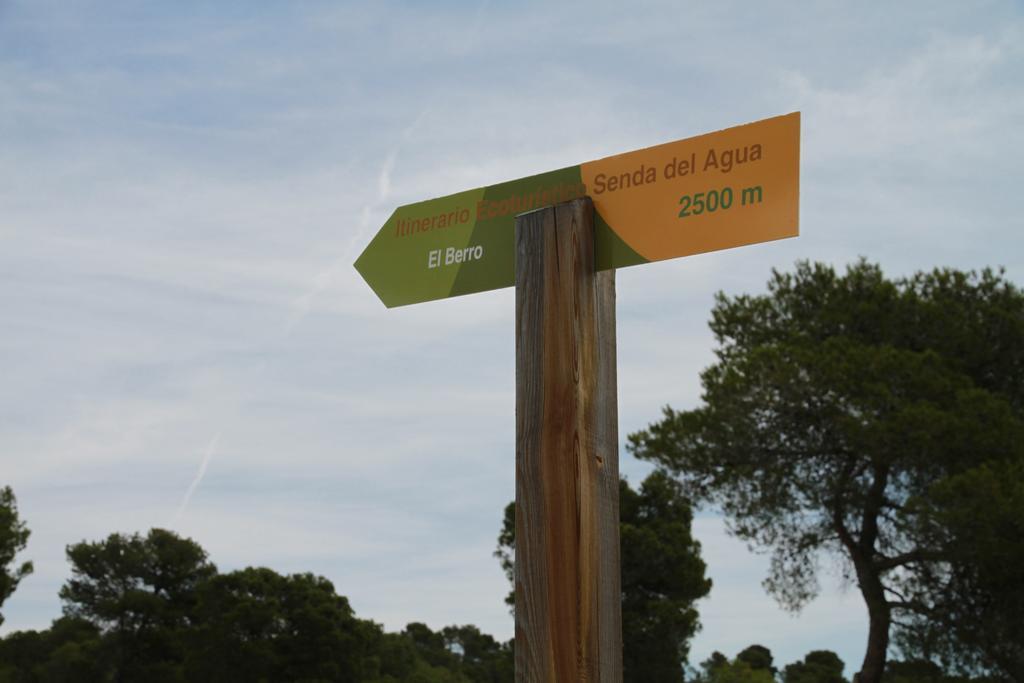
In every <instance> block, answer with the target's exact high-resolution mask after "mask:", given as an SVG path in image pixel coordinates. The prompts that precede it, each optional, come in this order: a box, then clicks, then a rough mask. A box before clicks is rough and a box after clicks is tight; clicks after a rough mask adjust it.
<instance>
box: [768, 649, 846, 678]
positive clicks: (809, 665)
mask: <svg viewBox="0 0 1024 683" xmlns="http://www.w3.org/2000/svg"><path fill="white" fill-rule="evenodd" d="M844 668H845V665H844V664H843V660H842V659H840V658H839V655H837V654H836V653H835V652H832V651H831V650H814V651H812V652H808V653H807V654H806V655H805V656H804V660H803V661H802V662H793V663H792V664H787V665H786V668H785V669H784V670H783V674H782V683H846V679H845V678H843V669H844Z"/></svg>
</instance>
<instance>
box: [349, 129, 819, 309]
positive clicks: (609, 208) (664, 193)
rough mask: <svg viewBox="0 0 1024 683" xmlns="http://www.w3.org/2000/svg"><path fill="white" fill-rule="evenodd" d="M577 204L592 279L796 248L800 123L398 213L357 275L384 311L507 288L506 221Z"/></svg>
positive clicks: (672, 147) (669, 147) (729, 133)
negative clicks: (654, 264)
mask: <svg viewBox="0 0 1024 683" xmlns="http://www.w3.org/2000/svg"><path fill="white" fill-rule="evenodd" d="M584 195H589V196H590V197H591V199H593V201H594V209H595V211H594V241H595V245H594V247H595V248H594V252H595V259H596V264H595V265H596V266H597V268H598V269H599V270H607V269H609V268H624V267H626V266H632V265H637V264H640V263H648V262H650V261H658V260H661V259H668V258H675V257H677V256H687V255H689V254H698V253H701V252H705V251H714V250H716V249H726V248H729V247H738V246H741V245H744V244H753V243H755V242H767V241H769V240H776V239H780V238H783V237H795V236H796V235H797V234H798V232H799V209H800V207H799V200H800V113H799V112H796V113H793V114H786V115H785V116H776V117H775V118H771V119H765V120H763V121H757V122H756V123H748V124H746V125H743V126H736V127H735V128H727V129H725V130H720V131H718V132H716V133H708V134H707V135H699V136H697V137H693V138H687V139H685V140H677V141H676V142H669V143H666V144H664V145H658V146H656V147H648V148H647V149H641V150H637V151H635V152H627V153H625V154H619V155H617V156H613V157H608V158H606V159H599V160H598V161H589V162H586V163H583V164H579V165H578V166H569V167H567V168H562V169H558V170H555V171H548V172H546V173H540V174H538V175H534V176H529V177H527V178H519V179H517V180H510V181H508V182H504V183H498V184H496V185H489V186H487V187H479V188H476V189H475V190H466V191H463V192H458V193H456V194H452V195H448V196H445V197H438V198H437V199H429V200H426V201H423V202H416V203H415V204H406V205H405V206H400V207H398V208H397V209H395V212H394V213H393V214H392V215H391V217H390V218H389V219H388V220H387V222H386V223H385V224H384V225H383V226H382V227H381V229H380V231H379V232H378V233H377V235H376V236H375V237H374V238H373V240H372V241H371V242H370V244H369V245H367V247H366V249H365V251H363V253H362V255H361V256H360V257H359V259H358V260H357V261H356V264H355V266H356V268H357V269H358V270H359V272H360V273H361V274H362V275H363V277H364V278H365V279H366V281H367V282H368V283H369V284H370V286H371V287H372V288H373V290H374V291H375V292H376V293H377V295H378V296H379V297H380V298H381V300H382V301H383V302H384V303H385V304H386V305H388V306H401V305H404V304H411V303H417V302H420V301H431V300H434V299H444V298H447V297H450V296H458V295H461V294H471V293H473V292H482V291H485V290H489V289H497V288H499V287H510V286H512V284H513V283H514V279H515V277H514V274H515V268H514V259H515V244H514V239H513V238H514V233H515V217H516V215H517V214H519V213H522V212H524V211H531V210H533V209H537V208H540V207H542V206H547V205H550V204H556V203H558V202H564V201H568V200H570V199H575V198H577V197H582V196H584Z"/></svg>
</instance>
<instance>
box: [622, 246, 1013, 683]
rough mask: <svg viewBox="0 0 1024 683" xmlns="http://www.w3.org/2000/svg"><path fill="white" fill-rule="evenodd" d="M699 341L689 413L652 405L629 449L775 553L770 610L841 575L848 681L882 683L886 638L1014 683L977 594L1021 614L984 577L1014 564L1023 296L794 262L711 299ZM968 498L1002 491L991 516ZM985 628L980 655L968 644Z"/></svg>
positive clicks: (982, 283) (995, 607)
mask: <svg viewBox="0 0 1024 683" xmlns="http://www.w3.org/2000/svg"><path fill="white" fill-rule="evenodd" d="M711 329H712V331H713V332H714V334H715V338H716V340H717V349H716V351H715V353H716V356H717V360H716V362H715V363H714V364H713V365H712V366H710V367H709V368H707V369H706V370H705V371H704V372H703V373H702V375H701V379H702V383H703V388H704V394H703V404H702V405H701V406H699V407H697V408H695V409H693V410H684V411H676V410H673V409H671V408H666V409H665V412H664V416H663V418H662V419H661V420H660V421H659V422H657V423H655V424H652V425H651V426H650V427H649V428H648V429H646V430H644V431H641V432H639V433H637V434H634V435H632V436H631V437H630V447H631V449H632V450H633V452H634V453H635V454H636V455H637V456H638V457H640V458H642V459H646V460H651V461H653V462H655V463H657V464H659V465H660V466H661V467H662V468H664V469H665V470H666V471H669V472H671V473H672V474H673V475H675V476H676V477H677V478H678V480H679V481H680V482H681V483H682V484H683V486H684V490H685V491H686V492H687V494H689V495H691V496H693V497H694V499H695V500H698V501H700V502H702V503H706V504H711V505H714V506H717V507H718V508H719V509H721V510H722V511H723V512H724V514H725V516H726V519H727V521H728V524H729V528H730V530H731V531H732V533H734V534H735V535H737V536H738V537H740V538H741V539H744V540H746V541H747V542H748V543H750V544H752V545H753V546H755V547H758V548H761V549H765V550H768V551H770V553H771V570H770V574H769V576H768V577H767V579H766V580H765V586H766V588H767V589H768V590H769V591H770V592H771V593H772V594H773V595H774V596H775V597H776V598H777V599H778V600H779V601H780V602H781V603H782V604H783V605H784V606H787V607H789V608H792V609H799V608H800V607H801V606H803V605H804V604H805V603H806V602H807V601H808V600H810V599H812V598H813V597H814V596H815V594H816V593H817V591H818V583H817V567H818V561H819V559H820V555H821V554H822V553H826V554H831V555H833V556H835V557H838V558H841V559H842V560H843V561H844V562H845V564H844V566H845V568H846V569H845V571H846V574H847V576H848V577H849V579H851V580H852V581H855V582H856V584H857V585H858V587H859V589H860V592H861V594H862V595H863V597H864V600H865V603H866V605H867V608H868V614H869V623H870V626H869V637H868V646H867V650H866V653H865V657H864V661H863V663H862V665H861V669H860V673H859V680H860V681H861V683H878V681H880V680H881V677H882V674H883V671H884V667H885V661H886V652H887V650H888V648H889V644H890V630H891V629H892V628H895V629H896V630H897V635H898V637H899V639H900V640H899V642H901V644H902V645H903V646H904V647H905V648H910V649H913V648H927V647H933V646H937V645H936V643H937V642H938V641H941V640H942V639H943V637H945V639H946V641H947V644H948V642H949V639H950V638H953V639H954V640H955V641H956V647H955V650H956V651H957V652H959V653H960V655H961V656H959V659H960V660H961V663H965V665H970V664H973V665H981V666H983V667H988V668H991V669H993V670H999V671H1003V672H1004V673H1009V672H1010V671H1011V670H1013V669H1012V667H1013V666H1016V665H1018V664H1019V661H1020V654H1021V652H1020V650H1021V646H1020V645H1019V643H1021V642H1024V641H1022V640H1021V639H1019V638H1018V639H1017V640H1016V641H1011V640H1010V638H1011V634H1015V633H1019V631H1014V629H1015V628H1019V626H1015V624H1017V623H1018V622H1019V617H1018V618H1014V613H1013V612H1012V611H1008V610H1005V609H1004V606H1005V603H1002V602H1001V597H1002V594H1001V593H995V594H993V593H992V591H994V590H999V591H1002V590H1004V589H1005V590H1008V591H1010V592H1011V593H1012V594H1013V595H1014V596H1016V597H1014V598H1013V599H1011V601H1010V603H1011V604H1018V603H1016V602H1014V600H1017V599H1019V596H1020V590H1022V589H1021V588H1019V587H1020V586H1024V580H1021V578H1022V577H1021V569H1020V567H1021V566H1022V565H1021V564H1020V563H1015V564H1013V565H1011V566H1005V567H1004V569H1003V571H1002V572H1001V573H999V574H998V575H997V576H995V577H990V575H988V574H985V572H983V571H981V567H982V566H983V565H982V564H980V563H979V562H980V561H981V559H980V558H988V559H986V560H984V562H989V561H991V562H992V563H993V565H998V564H999V559H1000V558H1005V557H1006V555H1007V553H1011V554H1013V553H1019V541H1017V540H1015V539H1019V538H1020V536H1019V528H1020V527H1019V525H1020V520H1021V517H1020V516H1019V507H1018V506H1019V500H1020V492H1019V482H1020V469H1019V468H1020V467H1021V463H1022V462H1024V419H1022V410H1024V296H1022V294H1021V292H1020V290H1019V289H1018V288H1017V287H1015V286H1014V285H1013V284H1012V283H1010V282H1008V281H1006V280H1005V279H1004V277H1003V276H1002V275H1001V274H1000V273H996V272H993V271H989V270H985V271H982V272H981V273H974V272H969V273H966V272H961V271H956V270H948V269H945V270H935V271H932V272H928V273H919V274H917V275H915V276H913V277H909V278H904V279H897V280H889V279H887V278H885V277H884V276H883V274H882V271H881V269H880V268H879V267H877V266H875V265H872V264H869V263H866V262H863V261H861V262H858V263H856V264H854V265H852V266H850V267H849V268H848V269H847V270H846V272H845V274H840V273H837V272H836V271H835V270H834V269H832V268H831V267H829V266H825V265H821V264H815V265H812V264H809V263H800V264H798V266H797V268H796V270H795V272H793V273H779V272H775V273H774V274H773V277H772V278H771V281H770V282H769V286H768V293H767V294H764V295H758V296H751V295H740V296H734V297H729V296H725V295H722V294H719V295H718V297H717V299H716V303H715V307H714V310H713V313H712V320H711ZM989 473H991V474H989ZM983 481H988V482H989V483H991V484H992V485H995V484H996V483H997V482H1001V484H1002V486H1001V488H999V490H998V492H997V495H998V500H999V506H998V509H993V507H992V506H988V505H986V503H985V500H984V498H983V497H982V496H979V495H978V494H977V491H976V487H977V486H980V485H981V484H982V482H983ZM972 501H973V502H972ZM978 506H980V507H982V508H985V513H984V514H982V515H980V516H979V515H977V514H973V513H971V512H970V511H971V509H972V507H978ZM976 512H977V511H976ZM967 519H970V520H971V524H967V523H966V521H967ZM957 520H963V521H964V523H963V524H958V523H957V522H956V521H957ZM972 524H973V525H975V526H977V525H983V526H984V527H985V531H984V532H983V533H977V529H974V530H973V531H972V529H971V525H972ZM1015 529H1016V530H1017V531H1016V535H1010V534H1013V533H1014V530H1015ZM966 541H969V544H968V546H961V552H955V549H956V548H957V545H958V544H959V543H962V542H966ZM964 547H969V548H970V549H971V552H972V553H975V554H974V555H968V554H966V553H965V552H962V549H963V548H964ZM1011 547H1012V548H1011ZM982 575H984V577H983V576H982ZM1014 580H1016V586H1017V587H1016V588H1014V586H1013V585H1011V584H1012V583H1013V581H1014ZM965 598H966V599H965ZM964 611H967V612H969V613H970V615H969V616H968V617H967V618H966V620H965V621H960V620H961V618H963V614H962V612H964ZM1016 614H1018V615H1019V612H1017V613H1016ZM1001 617H1005V619H1003V618H1001ZM981 622H985V623H988V624H989V625H990V626H991V628H990V629H989V630H988V631H986V635H985V637H984V638H985V639H986V640H988V639H993V640H990V641H989V642H981V640H982V639H981V638H974V639H972V638H969V637H967V636H968V635H969V634H967V633H965V632H964V631H965V630H967V629H969V628H971V626H969V625H970V624H978V623H981ZM958 623H959V624H966V625H968V626H966V627H965V628H958V627H957V624H958ZM996 631H998V632H996ZM937 633H941V634H942V635H943V637H939V635H937ZM965 652H969V654H968V655H967V656H964V653H965ZM953 659H956V658H953Z"/></svg>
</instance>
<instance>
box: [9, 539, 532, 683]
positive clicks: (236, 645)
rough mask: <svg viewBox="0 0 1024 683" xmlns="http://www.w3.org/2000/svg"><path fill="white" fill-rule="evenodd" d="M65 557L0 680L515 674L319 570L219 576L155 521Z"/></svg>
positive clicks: (493, 678)
mask: <svg viewBox="0 0 1024 683" xmlns="http://www.w3.org/2000/svg"><path fill="white" fill-rule="evenodd" d="M67 554H68V559H69V561H70V563H71V573H72V575H71V579H70V580H69V581H68V582H67V583H66V584H65V585H64V586H63V588H61V591H60V597H61V600H62V602H63V605H64V616H62V617H61V618H59V619H57V620H56V621H54V622H53V625H52V626H51V627H50V628H49V629H46V630H44V631H19V632H15V633H11V634H10V635H8V636H7V637H6V638H4V639H3V640H2V641H0V682H2V683H57V682H61V683H64V682H67V683H71V682H72V681H73V682H75V683H93V682H95V683H100V682H101V681H102V682H106V681H124V682H136V681H137V682H140V683H143V682H145V683H161V682H164V681H166V682H168V683H169V682H172V681H174V682H179V681H190V682H201V681H211V682H212V681H218V682H233V681H238V682H239V683H241V682H243V681H244V682H246V683H253V682H259V681H267V682H277V681H346V682H351V683H470V682H472V683H477V682H479V683H504V682H507V681H512V680H513V669H512V667H513V661H512V651H511V644H510V643H499V642H498V641H496V640H495V639H494V638H492V637H491V636H489V635H486V634H483V633H481V632H480V631H479V629H477V628H476V627H475V626H449V627H446V628H443V629H441V630H440V631H433V630H431V629H430V628H429V627H427V626H426V625H424V624H420V623H412V624H409V625H408V626H406V628H405V629H404V630H403V631H401V632H399V633H387V632H385V631H384V630H383V629H382V628H381V626H380V625H379V624H377V623H374V622H373V621H369V620H365V619H360V618H358V617H357V616H356V615H355V613H354V612H353V610H352V608H351V606H350V605H349V602H348V600H347V599H346V598H345V597H344V596H341V595H338V594H337V593H336V592H335V589H334V586H333V585H332V584H331V582H330V581H328V580H327V579H325V578H323V577H319V576H314V575H312V574H292V575H283V574H279V573H277V572H275V571H273V570H271V569H267V568H263V567H259V568H254V567H249V568H247V569H242V570H239V571H233V572H228V573H220V572H218V571H217V568H216V566H214V564H213V563H211V562H210V561H209V559H208V558H207V554H206V552H205V551H204V550H203V549H202V548H201V547H200V546H199V545H198V544H197V543H195V542H194V541H192V540H189V539H185V538H180V537H179V536H177V535H175V534H174V533H173V532H170V531H166V530H163V529H153V530H151V531H150V532H149V533H148V534H146V535H145V536H142V535H138V534H135V535H130V536H128V535H122V534H112V535H110V536H109V537H107V538H106V540H103V541H100V542H96V543H85V542H83V543H79V544H76V545H73V546H70V547H69V548H68V551H67Z"/></svg>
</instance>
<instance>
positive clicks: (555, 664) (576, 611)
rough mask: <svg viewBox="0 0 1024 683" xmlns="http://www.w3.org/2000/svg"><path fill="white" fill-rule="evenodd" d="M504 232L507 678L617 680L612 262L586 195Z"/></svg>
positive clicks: (520, 682)
mask: <svg viewBox="0 0 1024 683" xmlns="http://www.w3.org/2000/svg"><path fill="white" fill-rule="evenodd" d="M515 240H516V560H515V565H516V569H515V575H516V681H517V683H527V682H529V683H575V682H576V681H595V682H599V683H620V682H621V680H622V625H621V589H620V578H619V522H618V520H619V499H618V495H619V473H618V407H617V388H616V378H615V373H616V370H615V272H614V271H613V270H609V271H603V272H600V273H597V272H595V269H594V229H593V204H592V203H591V201H590V199H589V198H583V199H578V200H575V201H572V202H566V203H564V204H559V205H557V206H554V207H548V208H545V209H540V210H538V211H533V212H531V213H528V214H523V215H521V216H519V217H517V219H516V236H515Z"/></svg>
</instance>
